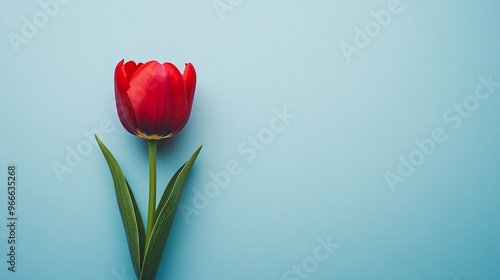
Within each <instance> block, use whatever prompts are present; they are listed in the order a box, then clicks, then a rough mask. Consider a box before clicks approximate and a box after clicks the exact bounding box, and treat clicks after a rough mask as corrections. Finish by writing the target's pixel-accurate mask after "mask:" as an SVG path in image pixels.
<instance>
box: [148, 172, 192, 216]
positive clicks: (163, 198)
mask: <svg viewBox="0 0 500 280" xmlns="http://www.w3.org/2000/svg"><path fill="white" fill-rule="evenodd" d="M184 166H186V164H183V165H182V166H181V167H180V168H179V169H177V171H176V172H175V174H174V176H172V179H170V181H169V182H168V185H167V187H165V190H164V191H163V195H162V196H161V199H160V202H159V203H158V206H156V209H160V210H161V209H163V207H165V204H166V203H167V201H168V198H169V197H170V194H171V193H172V189H173V188H174V185H175V181H176V180H177V177H178V176H179V173H181V171H182V169H183V168H184ZM160 212H161V211H156V212H155V216H154V223H155V224H156V221H157V220H158V216H159V215H160Z"/></svg>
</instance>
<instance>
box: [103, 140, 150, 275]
mask: <svg viewBox="0 0 500 280" xmlns="http://www.w3.org/2000/svg"><path fill="white" fill-rule="evenodd" d="M95 138H96V140H97V143H98V144H99V147H100V148H101V151H102V153H103V155H104V158H105V159H106V161H107V163H108V166H109V170H110V171H111V176H112V177H113V182H114V184H115V192H116V201H117V202H118V208H119V209H120V215H121V217H122V221H123V227H124V228H125V234H126V236H127V242H128V248H129V251H130V258H131V259H132V265H133V266H134V270H135V274H136V275H137V278H139V276H140V272H141V268H142V260H143V259H144V249H145V242H146V232H145V230H144V223H143V221H142V217H141V213H140V211H139V208H138V207H137V203H136V201H135V198H134V194H133V193H132V189H131V188H130V186H129V184H128V182H127V180H126V179H125V176H124V175H123V172H122V170H121V168H120V165H119V164H118V162H117V161H116V159H115V158H114V157H113V155H112V154H111V152H110V151H109V150H108V149H107V148H106V146H104V144H103V143H102V142H101V140H99V138H98V137H97V135H96V136H95Z"/></svg>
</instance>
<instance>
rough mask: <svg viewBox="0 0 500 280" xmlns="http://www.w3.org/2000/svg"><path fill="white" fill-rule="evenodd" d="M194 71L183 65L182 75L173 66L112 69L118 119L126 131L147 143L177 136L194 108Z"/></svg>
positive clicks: (131, 63) (151, 63)
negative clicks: (147, 141) (113, 71)
mask: <svg viewBox="0 0 500 280" xmlns="http://www.w3.org/2000/svg"><path fill="white" fill-rule="evenodd" d="M195 88H196V72H195V70H194V67H193V65H192V64H191V63H186V67H185V69H184V73H183V74H181V73H180V71H179V70H178V69H177V67H175V65H173V64H172V63H163V64H160V63H158V62H157V61H149V62H146V63H138V64H136V63H135V62H134V61H129V62H127V63H124V60H122V61H120V62H119V63H118V65H117V66H116V69H115V98H116V107H117V109H118V116H119V117H120V121H121V123H122V125H123V126H124V127H125V129H126V130H127V131H128V132H130V133H132V134H134V135H137V136H140V137H143V138H145V139H148V140H159V139H163V138H168V137H171V136H173V135H175V134H177V133H179V132H180V131H181V130H182V129H183V128H184V126H185V125H186V123H187V121H188V119H189V115H190V114H191V107H192V105H193V99H194V91H195Z"/></svg>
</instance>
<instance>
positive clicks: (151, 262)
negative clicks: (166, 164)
mask: <svg viewBox="0 0 500 280" xmlns="http://www.w3.org/2000/svg"><path fill="white" fill-rule="evenodd" d="M202 147H203V146H200V147H199V148H198V149H197V150H196V151H195V152H194V154H193V156H191V158H190V159H189V160H188V161H187V162H186V164H185V165H184V166H183V167H181V170H180V172H178V173H176V175H177V178H175V180H174V178H172V180H171V182H172V181H175V183H174V184H173V187H172V190H171V191H170V193H169V195H168V197H166V198H165V199H164V198H163V197H162V199H161V200H163V201H164V202H165V203H164V204H163V206H162V207H161V208H160V207H158V209H157V211H158V212H159V214H158V217H157V220H156V222H155V224H154V227H153V231H152V233H151V238H150V240H149V244H146V252H145V255H144V263H143V266H142V272H141V277H140V278H139V279H140V280H154V279H155V277H156V273H157V272H158V268H159V266H160V262H161V257H162V255H163V251H164V250H165V245H166V244H167V239H168V236H169V234H170V229H171V228H172V224H173V222H174V217H175V212H176V211H177V207H178V205H179V201H180V198H181V194H182V190H183V189H184V183H185V182H186V179H187V176H188V174H189V171H190V170H191V167H192V166H193V164H194V161H195V160H196V157H197V156H198V154H199V153H200V150H201V148H202ZM176 175H174V177H176ZM169 185H170V184H169ZM167 187H168V186H167Z"/></svg>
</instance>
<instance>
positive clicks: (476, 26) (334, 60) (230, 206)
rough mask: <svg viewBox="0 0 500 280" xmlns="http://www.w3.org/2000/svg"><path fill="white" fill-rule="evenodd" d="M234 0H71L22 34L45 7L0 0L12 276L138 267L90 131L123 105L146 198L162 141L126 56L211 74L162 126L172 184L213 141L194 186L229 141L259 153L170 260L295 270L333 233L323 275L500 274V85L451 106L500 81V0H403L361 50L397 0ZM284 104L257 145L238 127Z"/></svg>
mask: <svg viewBox="0 0 500 280" xmlns="http://www.w3.org/2000/svg"><path fill="white" fill-rule="evenodd" d="M221 2H222V3H232V6H231V7H232V10H230V11H226V12H224V13H223V14H222V17H219V15H218V13H217V11H216V10H215V8H214V5H213V4H214V2H213V1H212V0H204V1H191V0H189V1H141V2H139V1H134V2H132V1H76V0H72V1H69V3H67V4H64V5H63V4H60V5H59V11H57V13H55V15H54V16H53V17H50V18H49V20H48V22H47V24H46V25H45V26H43V27H40V28H39V29H38V31H37V32H36V34H35V35H34V37H33V38H30V39H29V40H28V42H27V43H26V44H22V45H20V46H19V47H18V52H17V53H16V52H15V51H14V48H13V46H12V44H11V43H10V41H9V37H8V36H9V34H10V33H15V34H18V35H21V34H22V26H23V17H25V18H27V19H28V20H30V21H32V17H33V16H34V15H36V13H38V12H40V11H43V9H42V8H41V6H40V5H39V4H37V2H35V1H2V2H1V4H0V22H1V23H0V35H1V38H2V39H1V40H0V50H1V53H0V56H1V59H0V61H1V64H0V87H1V102H0V106H1V107H0V114H1V115H0V116H1V123H2V132H1V133H2V134H1V142H0V143H1V145H0V169H1V170H0V174H1V176H0V185H2V186H3V187H2V188H0V190H2V191H0V279H7V280H10V279H12V280H17V279H23V280H24V279H55V280H58V279H73V280H79V279H97V280H111V279H116V280H120V279H132V278H130V275H133V269H132V265H131V262H130V259H129V254H128V249H127V245H126V240H125V234H124V231H123V227H122V223H121V220H120V217H119V213H118V208H117V205H116V199H115V194H114V190H113V185H112V180H111V176H110V174H109V170H108V169H107V166H106V163H105V161H104V158H103V156H102V154H101V153H100V151H99V150H98V149H97V147H96V146H89V145H88V143H89V142H87V141H88V140H87V138H86V137H85V136H84V133H83V132H84V131H91V130H93V129H98V128H99V123H100V122H101V121H103V120H105V121H106V119H109V120H110V121H111V122H112V125H113V126H112V128H113V129H112V131H111V132H109V133H103V137H102V140H103V142H104V143H105V144H106V145H107V146H108V148H109V149H110V150H111V151H112V152H113V153H114V155H115V157H116V158H117V160H118V161H119V162H120V164H121V166H122V169H123V170H124V173H125V175H126V176H127V178H128V180H129V182H130V183H131V185H132V187H133V190H134V192H135V195H136V198H137V199H138V203H139V206H140V208H141V210H142V211H143V214H144V213H145V212H146V206H147V153H146V150H147V148H146V143H145V141H144V140H143V139H140V138H138V137H134V136H132V135H130V134H128V133H127V132H126V131H125V129H124V128H123V127H122V126H121V125H120V123H119V120H118V117H117V115H116V113H115V112H114V111H113V102H114V89H113V71H114V67H115V65H116V64H117V63H118V61H120V60H121V59H125V60H135V61H142V62H144V61H148V60H158V61H160V62H164V61H170V62H173V63H174V64H176V65H177V66H178V67H179V68H180V69H181V71H182V69H183V65H184V63H185V62H192V63H193V65H194V66H195V68H196V71H197V73H198V84H197V91H196V96H195V101H194V106H193V111H192V115H191V118H190V120H189V122H188V124H187V126H186V127H185V129H184V130H183V131H182V132H181V133H180V134H178V135H177V136H175V137H174V138H172V139H168V140H164V141H162V142H161V144H160V147H159V159H158V168H159V174H158V182H159V184H160V186H161V185H166V183H167V182H168V180H169V178H170V176H171V175H172V174H173V173H174V172H175V170H176V169H177V168H178V167H179V166H180V165H181V164H182V163H183V162H184V161H185V160H186V159H187V158H188V157H189V156H190V155H191V154H192V152H193V151H194V150H195V149H196V148H197V147H198V146H199V145H201V144H203V145H204V148H203V150H202V152H201V154H200V156H199V158H198V160H197V162H196V164H195V167H194V169H193V170H192V173H191V174H190V178H189V180H188V182H187V185H186V188H185V191H184V194H183V197H182V201H181V203H182V205H184V206H189V207H194V206H195V205H194V202H193V200H194V199H195V198H196V192H203V191H204V190H205V188H206V185H207V184H209V183H210V182H213V179H212V178H211V177H210V175H209V174H210V172H219V171H221V170H224V169H225V167H226V164H227V163H228V162H230V161H231V160H235V161H236V162H238V163H239V166H240V168H241V170H242V172H241V173H240V174H238V175H236V176H232V177H231V178H230V183H229V185H228V186H227V187H226V188H223V189H221V190H220V192H219V194H218V195H217V196H216V197H215V198H211V199H209V204H208V206H206V207H202V209H199V210H198V211H199V212H197V214H195V215H192V216H189V218H188V219H187V218H185V217H183V216H182V215H181V213H180V212H178V213H177V217H176V221H175V223H174V226H173V228H172V232H171V235H170V239H169V241H168V244H167V247H166V252H165V253H164V255H163V260H162V264H161V267H160V270H159V273H158V277H157V279H239V280H245V279H252V280H253V279H287V278H283V276H284V274H285V273H286V271H287V270H289V269H291V267H292V266H293V265H302V264H303V262H304V260H310V257H313V256H314V251H315V248H317V246H318V244H319V243H318V242H317V239H318V238H320V239H324V240H327V239H328V238H330V239H331V241H332V242H335V243H338V244H340V247H338V248H336V249H335V250H334V251H333V253H331V254H330V255H329V256H328V259H326V260H325V261H321V262H319V263H318V265H317V267H315V268H314V269H312V270H313V271H312V272H310V273H307V276H308V277H309V278H308V279H325V280H331V279H363V280H370V279H415V280H417V279H428V280H431V279H436V280H445V279H450V280H451V279H460V280H462V279H463V280H467V279H500V266H499V265H498V264H499V263H500V224H499V218H500V203H499V197H500V188H499V187H500V170H499V166H500V165H499V161H500V145H499V143H500V114H499V113H498V112H499V108H500V88H499V87H497V88H496V91H495V92H494V93H492V94H491V96H490V97H489V98H488V99H486V100H484V101H481V102H480V104H479V107H478V108H477V110H475V111H474V112H472V113H471V115H470V117H469V118H467V119H464V120H463V123H462V125H461V126H460V127H459V128H458V129H456V130H454V129H453V128H452V123H449V122H446V121H445V120H444V119H443V114H444V113H445V112H446V111H447V110H448V109H453V106H454V104H461V103H462V102H463V101H464V99H465V98H467V97H469V96H471V95H473V94H474V91H475V89H476V86H477V85H479V84H480V83H479V81H478V77H479V76H483V77H486V78H487V77H488V76H489V75H492V79H493V80H494V81H500V53H499V49H500V40H499V34H500V19H499V14H500V4H499V3H498V1H439V2H438V1H431V0H427V1H410V0H401V1H400V6H401V8H402V11H401V12H400V13H398V14H393V15H392V17H391V20H390V22H389V24H388V25H387V26H386V27H383V28H381V30H380V32H378V34H377V35H376V36H374V37H373V38H371V41H370V43H369V44H368V45H367V46H366V47H365V48H361V49H360V51H359V53H355V54H353V55H352V56H351V57H350V58H351V62H350V63H348V62H347V60H346V57H345V56H344V54H343V52H342V50H341V48H340V45H341V44H342V42H345V43H348V44H351V45H354V41H353V40H354V37H355V34H356V32H355V28H356V27H359V28H361V29H364V28H365V25H366V24H368V23H369V22H371V21H373V16H372V15H371V14H370V11H380V10H382V9H387V5H388V3H389V2H390V1H388V0H383V1H379V0H377V1H296V0H292V1H282V0H279V1H247V0H243V1H240V2H238V1H235V0H233V1H230V2H227V0H221ZM227 5H230V4H227ZM284 107H286V111H287V112H288V113H290V114H293V115H294V116H295V118H294V119H292V120H290V122H289V124H288V125H286V126H285V129H284V130H283V131H281V132H279V133H275V134H274V137H273V139H272V141H270V142H269V143H268V144H266V145H265V148H264V149H263V150H262V151H258V153H257V156H256V157H255V158H254V159H252V160H250V161H248V160H247V158H248V155H245V154H242V153H241V152H240V151H239V150H238V147H239V145H244V144H241V143H244V142H245V141H247V139H248V137H249V136H258V133H259V132H260V131H262V130H263V129H265V128H268V127H269V122H270V120H271V119H272V118H273V117H274V116H275V114H274V113H273V110H274V109H277V110H279V111H282V110H283V108H284ZM436 128H441V129H443V131H444V132H445V133H446V135H447V140H446V141H445V142H444V143H441V144H438V145H437V146H436V149H435V151H434V152H433V153H432V154H431V155H430V156H428V157H427V158H426V159H425V162H424V163H423V164H422V165H420V166H418V167H417V168H416V169H415V171H414V172H413V174H412V175H411V176H409V177H408V178H406V180H405V181H404V182H403V183H398V184H396V185H395V189H394V191H391V189H390V188H389V186H388V184H387V182H386V179H385V178H384V174H385V172H387V171H390V172H393V173H397V168H398V165H399V164H400V161H399V159H398V158H399V157H400V156H403V157H404V158H408V156H409V155H410V153H411V152H412V151H414V150H416V149H417V147H416V145H415V143H414V141H415V140H417V139H419V140H422V139H424V138H429V137H431V133H432V131H433V130H434V129H436ZM82 143H83V144H82ZM78 145H84V146H85V147H87V148H88V147H92V149H91V151H90V152H89V154H88V155H86V156H83V157H82V160H81V162H80V163H78V164H77V165H76V166H75V167H73V168H71V169H72V172H71V173H65V174H64V175H62V181H60V180H59V179H58V177H57V176H56V174H55V172H54V171H53V167H52V165H53V164H54V162H58V163H61V164H66V156H67V154H68V151H67V147H70V148H72V149H76V148H77V146H78ZM9 164H16V166H17V168H18V177H17V181H18V196H17V203H18V208H17V215H18V218H19V221H18V228H17V242H18V246H17V257H18V259H17V260H18V262H17V272H16V273H15V274H14V273H11V272H8V271H7V264H6V262H5V261H6V259H7V257H6V253H7V252H6V250H7V242H6V239H5V237H6V235H7V229H6V227H5V225H4V224H6V223H7V222H6V218H7V210H6V208H7V194H6V182H7V176H6V175H7V174H6V173H7V166H8V165H9ZM158 192H159V195H160V194H161V188H160V190H159V191H158ZM306 262H307V261H306ZM295 277H298V276H297V275H296V276H295ZM288 279H294V278H291V276H290V278H288ZM295 279H300V278H295Z"/></svg>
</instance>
